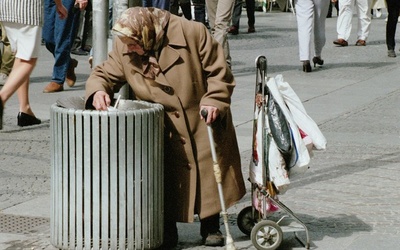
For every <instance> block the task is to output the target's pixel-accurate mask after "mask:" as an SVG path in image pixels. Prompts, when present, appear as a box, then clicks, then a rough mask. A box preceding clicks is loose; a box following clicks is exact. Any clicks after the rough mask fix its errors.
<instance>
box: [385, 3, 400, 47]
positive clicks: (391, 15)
mask: <svg viewBox="0 0 400 250" xmlns="http://www.w3.org/2000/svg"><path fill="white" fill-rule="evenodd" d="M386 4H387V10H388V17H387V23H386V46H387V48H388V50H394V48H395V46H396V42H395V39H394V36H395V34H396V27H397V20H398V18H399V10H400V1H399V0H386Z"/></svg>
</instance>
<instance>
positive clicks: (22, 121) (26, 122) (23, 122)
mask: <svg viewBox="0 0 400 250" xmlns="http://www.w3.org/2000/svg"><path fill="white" fill-rule="evenodd" d="M17 121H18V126H20V127H25V126H31V125H36V124H40V123H41V122H42V121H41V120H39V119H38V118H36V117H34V116H32V115H28V114H26V113H24V112H19V113H18V116H17Z"/></svg>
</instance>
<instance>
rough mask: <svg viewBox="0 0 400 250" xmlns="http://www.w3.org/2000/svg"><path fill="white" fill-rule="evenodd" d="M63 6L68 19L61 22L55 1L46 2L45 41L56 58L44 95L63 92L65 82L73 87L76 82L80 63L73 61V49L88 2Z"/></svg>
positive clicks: (67, 0)
mask: <svg viewBox="0 0 400 250" xmlns="http://www.w3.org/2000/svg"><path fill="white" fill-rule="evenodd" d="M75 3H76V5H75ZM63 4H64V6H65V8H66V9H67V10H68V17H67V18H66V19H62V20H61V19H59V18H57V12H56V5H55V4H54V0H44V25H43V39H44V41H45V45H46V48H47V50H48V51H49V52H50V53H52V54H53V56H54V65H53V73H52V77H51V82H50V83H49V84H47V85H46V87H45V88H44V90H43V92H44V93H53V92H59V91H63V90H64V82H66V83H67V85H68V86H70V87H72V86H74V85H75V81H76V75H75V68H76V67H77V66H78V61H77V60H75V59H71V49H72V46H73V44H74V40H75V36H74V35H75V34H76V31H77V29H78V26H79V16H80V12H79V10H81V11H82V10H84V9H85V8H86V6H87V4H88V0H64V1H63ZM74 6H76V7H74Z"/></svg>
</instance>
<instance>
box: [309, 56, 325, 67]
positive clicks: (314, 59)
mask: <svg viewBox="0 0 400 250" xmlns="http://www.w3.org/2000/svg"><path fill="white" fill-rule="evenodd" d="M312 61H313V63H314V67H315V66H316V65H317V64H318V65H320V66H321V65H324V60H322V59H321V58H320V57H317V56H314V58H313V59H312Z"/></svg>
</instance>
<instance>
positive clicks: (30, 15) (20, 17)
mask: <svg viewBox="0 0 400 250" xmlns="http://www.w3.org/2000/svg"><path fill="white" fill-rule="evenodd" d="M0 21H3V22H12V23H21V24H27V25H36V26H42V24H43V0H0Z"/></svg>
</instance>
